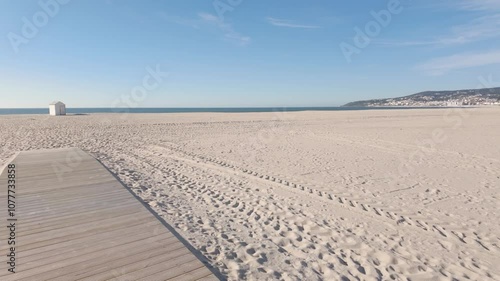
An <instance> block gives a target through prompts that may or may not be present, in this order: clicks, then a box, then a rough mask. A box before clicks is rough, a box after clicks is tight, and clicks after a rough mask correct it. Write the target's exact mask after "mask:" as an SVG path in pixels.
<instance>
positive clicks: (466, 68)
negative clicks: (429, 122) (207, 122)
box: [0, 0, 500, 108]
mask: <svg viewBox="0 0 500 281" xmlns="http://www.w3.org/2000/svg"><path fill="white" fill-rule="evenodd" d="M30 27H31V28H30ZM33 27H34V29H33ZM359 31H361V33H359ZM360 34H361V35H360ZM0 36H1V37H0V38H1V39H0V108H7V107H46V106H47V104H48V103H49V102H51V101H52V100H62V101H64V102H65V103H66V104H67V105H68V106H69V107H112V106H133V107H232V106H236V107H240V106H242V107H251V106H336V105H342V104H344V103H346V102H349V101H353V100H359V99H369V98H381V97H395V96H402V95H407V94H412V93H415V92H419V91H424V90H446V89H450V90H452V89H464V88H479V87H497V86H500V67H499V64H500V0H471V1H465V0H453V1H451V0H450V1H446V0H442V1H436V0H434V1H430V0H421V1H416V0H401V1H400V2H398V0H383V1H368V0H363V1H361V0H352V1H331V0H311V1H291V0H286V1H285V0H274V1H270V0H215V1H212V0H209V1H195V0H182V1H181V0H179V1H173V0H170V1H169V0H165V1H160V0H143V1H138V0H137V1H132V0H121V1H119V0H40V1H29V0H25V1H18V0H1V1H0ZM356 42H357V43H358V44H356ZM156 70H159V72H160V73H161V75H160V76H158V75H156V78H157V79H154V77H153V76H152V75H151V74H150V73H151V71H153V72H154V71H156ZM157 72H158V71H157ZM166 72H168V76H167V75H166V74H165V73H166ZM158 77H159V79H158ZM144 81H146V83H147V84H146V85H147V86H146V85H145V84H144V83H145V82H144ZM146 88H147V89H146ZM134 91H135V92H134Z"/></svg>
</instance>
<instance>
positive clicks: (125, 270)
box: [0, 149, 218, 281]
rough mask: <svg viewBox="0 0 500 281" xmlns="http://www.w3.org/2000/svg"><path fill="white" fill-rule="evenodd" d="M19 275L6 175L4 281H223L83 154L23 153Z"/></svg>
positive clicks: (1, 216) (2, 182) (0, 182)
mask: <svg viewBox="0 0 500 281" xmlns="http://www.w3.org/2000/svg"><path fill="white" fill-rule="evenodd" d="M11 163H14V164H15V165H16V199H15V200H16V210H15V217H16V218H17V222H16V232H15V234H16V246H15V247H16V272H17V273H15V274H12V273H10V272H9V271H8V268H9V265H8V264H7V263H6V261H7V254H9V250H10V249H9V247H11V246H9V245H7V243H6V238H8V237H9V235H10V231H9V230H8V229H7V227H6V226H7V225H8V223H7V204H6V203H7V169H4V171H3V173H2V175H1V176H0V187H1V188H0V200H2V201H3V202H2V204H0V206H1V209H0V225H1V230H0V236H1V238H0V241H1V244H0V256H1V257H0V262H1V263H0V280H3V281H8V280H37V281H41V280H92V281H94V280H154V281H157V280H218V278H216V277H215V275H213V274H212V272H211V271H210V270H209V269H208V268H207V267H206V266H205V265H204V264H203V263H202V262H201V261H200V260H199V259H198V258H197V257H196V256H195V254H193V253H192V251H190V250H189V246H188V245H186V244H185V243H183V242H181V240H179V237H177V235H174V234H173V233H172V232H171V231H169V229H168V228H167V227H166V226H165V225H164V223H163V222H162V221H160V220H159V219H158V218H157V217H156V216H155V215H154V214H153V213H151V212H150V211H149V210H148V209H147V208H146V207H145V206H144V205H143V204H142V203H141V202H140V201H139V200H138V199H137V198H136V197H135V196H134V195H133V194H132V193H131V192H129V190H127V189H126V188H125V187H124V186H123V185H122V184H121V183H120V182H119V181H118V180H117V179H116V178H115V177H113V175H111V174H110V173H109V172H108V171H107V169H106V168H105V167H103V166H102V165H101V164H100V163H99V162H98V161H97V160H95V159H94V158H92V157H91V156H89V155H88V154H86V153H84V152H83V151H81V150H79V149H57V150H43V151H33V152H22V153H20V154H19V155H17V156H16V157H15V159H14V160H12V161H11Z"/></svg>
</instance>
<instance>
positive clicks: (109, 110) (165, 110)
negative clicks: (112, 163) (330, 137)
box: [0, 107, 435, 115]
mask: <svg viewBox="0 0 500 281" xmlns="http://www.w3.org/2000/svg"><path fill="white" fill-rule="evenodd" d="M422 108H426V107H241V108H239V107H234V108H222V107H221V108H215V107H214V108H67V109H66V112H67V113H68V114H92V113H192V112H222V113H238V112H290V111H312V110H315V111H349V110H381V109H393V110H394V109H422ZM427 108H429V107H427ZM434 108H435V107H434ZM11 114H49V109H48V108H0V115H11Z"/></svg>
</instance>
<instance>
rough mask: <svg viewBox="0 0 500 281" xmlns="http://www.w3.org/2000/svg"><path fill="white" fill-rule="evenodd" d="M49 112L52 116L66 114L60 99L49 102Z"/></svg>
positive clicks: (64, 106)
mask: <svg viewBox="0 0 500 281" xmlns="http://www.w3.org/2000/svg"><path fill="white" fill-rule="evenodd" d="M49 114H50V115H52V116H58V115H66V105H65V104H64V103H62V102H60V101H55V102H53V103H51V104H49Z"/></svg>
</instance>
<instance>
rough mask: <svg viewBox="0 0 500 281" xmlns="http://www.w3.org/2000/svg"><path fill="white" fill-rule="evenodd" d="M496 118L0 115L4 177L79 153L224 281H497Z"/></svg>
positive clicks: (499, 159) (497, 111) (444, 112)
mask: <svg viewBox="0 0 500 281" xmlns="http://www.w3.org/2000/svg"><path fill="white" fill-rule="evenodd" d="M499 117H500V108H478V109H474V108H469V109H415V110H367V111H331V112H319V111H308V112H286V113H283V112H280V113H179V114H177V113H175V114H173V113H172V114H91V115H69V116H58V117H49V116H45V115H4V116H0V132H2V134H1V135H0V166H2V165H3V164H5V162H6V161H7V159H8V158H9V157H11V156H12V155H14V153H15V152H17V151H25V150H34V149H43V148H62V147H78V148H81V149H83V150H85V151H87V152H88V153H90V154H91V155H92V156H94V157H95V158H97V159H98V160H99V161H101V162H102V163H103V164H104V165H105V166H106V167H108V168H109V169H110V170H111V171H112V172H113V173H114V174H115V175H116V176H117V177H118V178H119V179H120V180H121V181H122V182H123V183H125V184H126V185H127V186H128V187H130V188H131V189H132V190H133V191H134V192H135V193H136V194H137V195H138V196H139V197H141V198H142V199H143V200H144V201H145V202H146V203H148V204H149V205H150V206H151V207H152V208H153V209H154V210H155V211H156V212H157V213H158V214H159V215H160V216H161V217H162V218H164V219H165V221H166V222H168V223H169V224H170V225H171V226H172V227H174V228H175V229H176V230H177V231H178V233H179V234H180V235H182V236H183V237H184V238H185V239H186V240H187V241H189V242H190V243H191V244H192V246H193V247H194V248H195V249H197V250H198V251H199V252H200V253H201V254H203V255H204V256H205V257H206V258H207V260H208V263H209V264H210V265H212V266H213V267H215V268H217V269H218V270H220V272H221V273H222V274H223V275H224V276H226V277H227V278H228V279H229V280H500V268H499V265H500V224H499V221H500V213H499V209H500V208H499V207H500V198H499V196H500V195H499V194H500V149H499V143H500V118H499ZM20 200H22V199H20ZM20 202H22V201H20Z"/></svg>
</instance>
